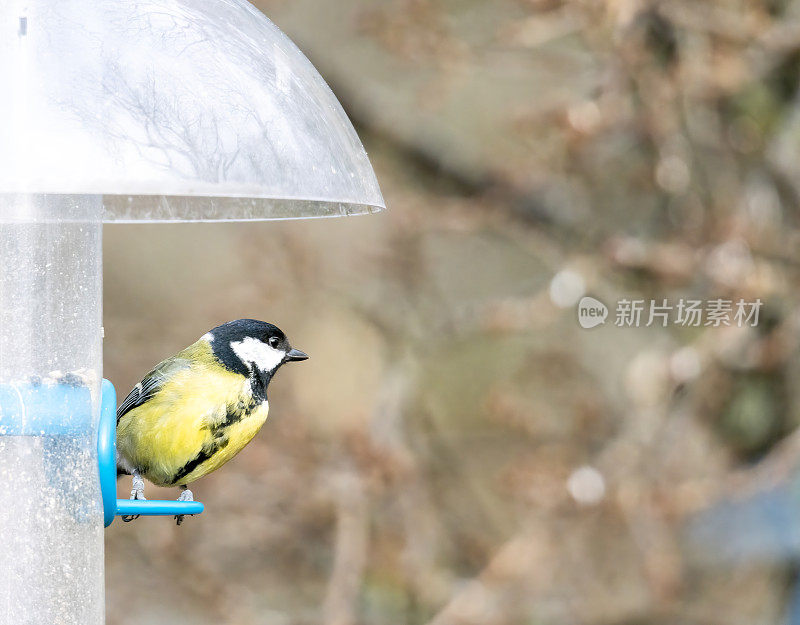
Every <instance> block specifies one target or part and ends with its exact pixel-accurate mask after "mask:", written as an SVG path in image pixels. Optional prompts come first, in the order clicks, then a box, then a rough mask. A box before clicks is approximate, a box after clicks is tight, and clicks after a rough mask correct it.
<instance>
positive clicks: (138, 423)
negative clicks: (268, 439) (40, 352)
mask: <svg viewBox="0 0 800 625" xmlns="http://www.w3.org/2000/svg"><path fill="white" fill-rule="evenodd" d="M306 358H308V356H307V355H306V354H304V353H303V352H301V351H300V350H298V349H294V348H293V347H292V346H291V345H290V344H289V341H288V339H287V338H286V335H285V334H284V333H283V332H281V330H280V329H279V328H277V327H276V326H274V325H272V324H271V323H266V322H264V321H256V320H255V319H239V320H237V321H230V322H228V323H223V324H222V325H221V326H217V327H216V328H214V329H213V330H211V331H209V332H207V333H206V334H204V335H203V336H201V337H200V339H199V340H198V341H196V342H195V343H193V344H192V345H190V346H189V347H187V348H186V349H184V350H182V351H180V352H178V353H177V354H175V355H174V356H172V357H171V358H167V359H166V360H165V361H163V362H161V363H160V364H158V365H157V366H156V367H155V368H154V369H153V370H152V371H151V372H150V373H148V374H147V375H146V376H145V377H144V379H143V380H142V381H141V382H139V383H138V384H137V385H136V386H135V387H134V389H133V390H132V391H131V392H130V394H129V395H128V396H127V397H126V398H125V401H123V402H122V404H120V406H119V408H118V409H117V474H118V475H122V474H128V475H132V476H133V484H132V486H133V488H132V490H131V499H144V498H145V497H144V481H143V480H142V478H147V479H148V480H149V481H150V482H152V483H153V484H156V485H158V486H180V488H181V489H182V492H181V495H180V497H179V500H180V501H191V500H192V492H191V491H190V490H188V488H187V484H189V483H190V482H193V481H195V480H196V479H198V478H200V477H202V476H204V475H206V474H207V473H210V472H211V471H214V470H216V469H218V468H219V467H221V466H222V465H223V464H225V463H226V462H227V461H228V460H230V459H231V458H233V457H234V456H235V455H236V454H237V453H238V452H239V451H241V449H242V448H243V447H244V446H245V445H247V443H249V442H250V441H251V440H252V438H253V437H254V436H255V435H256V433H257V432H258V431H259V430H260V429H261V426H262V425H264V421H266V419H267V413H268V412H269V403H268V402H267V387H268V386H269V383H270V380H272V377H273V376H274V375H275V372H276V371H277V370H278V368H280V367H281V366H282V365H283V364H284V363H287V362H292V361H296V360H305V359H306ZM123 518H124V520H126V521H130V520H133V519H134V518H136V517H135V516H131V517H123ZM176 519H177V521H178V524H180V523H181V521H182V518H181V517H176Z"/></svg>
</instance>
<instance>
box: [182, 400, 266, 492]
mask: <svg viewBox="0 0 800 625" xmlns="http://www.w3.org/2000/svg"><path fill="white" fill-rule="evenodd" d="M261 403H262V402H261V401H260V400H258V399H257V398H251V399H250V400H249V401H248V402H244V401H240V402H239V403H238V404H237V405H236V406H228V410H227V412H226V413H225V419H224V420H223V421H221V422H219V423H215V424H213V425H211V426H206V427H207V428H208V430H209V431H210V432H211V436H212V437H213V438H212V440H211V442H210V443H208V444H207V445H203V447H202V449H200V451H199V452H198V453H197V455H196V456H195V457H194V458H192V459H191V460H189V462H187V463H186V464H185V465H183V466H182V467H181V468H180V469H178V471H177V472H176V473H175V475H174V476H173V477H172V480H171V481H170V486H174V485H175V484H178V483H179V482H180V481H181V480H182V479H183V478H185V477H186V476H187V475H189V474H190V473H191V472H192V471H194V470H195V469H196V468H197V467H199V466H200V465H201V464H203V463H204V462H205V461H206V460H208V459H209V458H211V456H213V455H214V454H215V453H217V452H218V451H219V450H220V449H223V448H225V447H226V446H227V445H228V437H227V436H226V435H225V433H226V430H227V429H228V428H229V427H230V426H231V425H233V424H234V423H238V422H239V421H241V420H242V419H244V418H245V417H249V416H250V414H251V413H252V412H253V410H255V409H256V408H257V407H258V406H260V405H261Z"/></svg>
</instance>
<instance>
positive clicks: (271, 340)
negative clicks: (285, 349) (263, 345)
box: [269, 336, 280, 349]
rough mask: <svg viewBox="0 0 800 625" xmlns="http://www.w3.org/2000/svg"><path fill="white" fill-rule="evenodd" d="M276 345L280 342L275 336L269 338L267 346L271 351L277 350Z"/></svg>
mask: <svg viewBox="0 0 800 625" xmlns="http://www.w3.org/2000/svg"><path fill="white" fill-rule="evenodd" d="M278 343H280V341H279V340H278V337H277V336H271V337H269V346H270V347H272V348H273V349H278Z"/></svg>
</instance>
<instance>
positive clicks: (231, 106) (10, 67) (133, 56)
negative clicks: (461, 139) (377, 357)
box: [0, 0, 384, 222]
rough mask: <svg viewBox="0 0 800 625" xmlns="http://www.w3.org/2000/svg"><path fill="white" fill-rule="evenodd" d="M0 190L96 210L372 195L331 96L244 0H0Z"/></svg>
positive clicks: (304, 207) (247, 215)
mask: <svg viewBox="0 0 800 625" xmlns="http://www.w3.org/2000/svg"><path fill="white" fill-rule="evenodd" d="M0 84H2V85H3V89H2V91H0V194H3V193H15V194H71V195H103V196H104V202H103V204H104V208H105V220H106V221H119V222H124V221H150V220H152V221H162V220H165V221H187V220H227V219H272V218H296V217H310V216H335V215H342V214H354V213H364V212H372V211H375V210H379V209H381V208H383V207H384V201H383V198H382V196H381V193H380V189H379V188H378V184H377V181H376V179H375V175H374V172H373V171H372V167H371V165H370V163H369V160H368V159H367V155H366V152H365V151H364V148H363V146H362V144H361V142H360V140H359V138H358V136H357V135H356V132H355V130H354V129H353V126H352V124H351V123H350V121H349V120H348V118H347V116H346V115H345V113H344V111H343V110H342V107H341V106H340V104H339V102H338V101H337V100H336V98H335V96H334V95H333V93H332V92H331V90H330V89H329V88H328V86H327V85H326V84H325V82H324V80H323V79H322V77H321V76H320V75H319V74H318V72H317V71H316V70H315V69H314V67H313V66H312V65H311V63H310V62H309V61H308V59H306V57H305V56H304V55H303V54H302V53H301V52H300V50H298V48H297V47H296V46H295V45H294V44H293V43H292V42H291V41H290V40H289V39H288V38H287V37H286V36H285V35H283V33H281V32H280V30H278V28H277V27H276V26H275V25H274V24H272V22H270V21H269V20H268V19H267V18H266V17H265V16H264V15H263V14H261V13H260V12H259V11H258V10H256V9H255V8H254V7H253V6H252V5H250V4H249V3H248V2H245V1H244V0H214V1H209V0H149V1H148V0H136V1H133V0H57V1H53V0H5V2H3V3H1V4H0Z"/></svg>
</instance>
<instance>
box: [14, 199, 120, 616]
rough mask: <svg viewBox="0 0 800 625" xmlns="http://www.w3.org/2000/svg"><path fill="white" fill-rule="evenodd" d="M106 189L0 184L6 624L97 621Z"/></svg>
mask: <svg viewBox="0 0 800 625" xmlns="http://www.w3.org/2000/svg"><path fill="white" fill-rule="evenodd" d="M101 220H102V197H101V196H69V195H0V625H21V624H23V625H52V624H53V623H58V624H59V625H73V624H74V625H78V624H80V625H100V624H101V623H103V620H104V614H103V613H104V596H103V511H102V506H101V498H100V491H99V481H98V475H97V452H96V435H97V422H98V416H99V391H100V381H101V379H102V338H101V319H102V297H101V296H102V264H101V263H102V260H101V259H102V256H101V255H102V247H101V241H102V238H101V237H102V221H101Z"/></svg>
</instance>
